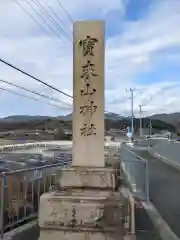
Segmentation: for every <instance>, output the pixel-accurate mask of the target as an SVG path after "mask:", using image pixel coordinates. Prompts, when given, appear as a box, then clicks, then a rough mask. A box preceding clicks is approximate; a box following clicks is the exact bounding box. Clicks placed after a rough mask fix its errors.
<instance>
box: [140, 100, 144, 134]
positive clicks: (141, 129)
mask: <svg viewBox="0 0 180 240" xmlns="http://www.w3.org/2000/svg"><path fill="white" fill-rule="evenodd" d="M144 106H145V105H143V104H142V105H139V123H140V124H139V131H140V137H143V127H142V112H143V111H142V107H144Z"/></svg>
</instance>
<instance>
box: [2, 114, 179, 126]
mask: <svg viewBox="0 0 180 240" xmlns="http://www.w3.org/2000/svg"><path fill="white" fill-rule="evenodd" d="M49 118H51V119H53V118H54V117H49V116H29V115H14V116H8V117H4V118H0V123H2V122H6V123H11V122H12V123H19V122H29V121H34V120H40V121H41V120H42V121H43V120H46V119H49ZM104 118H105V119H106V120H112V121H120V120H130V118H131V117H124V116H120V115H118V114H116V113H111V112H108V113H105V114H104ZM148 118H151V119H153V120H160V121H163V122H166V123H169V124H172V125H174V126H177V125H180V113H178V112H177V113H170V114H166V113H163V114H155V115H153V116H149V117H148ZM56 119H58V120H62V121H65V122H66V121H72V113H71V114H68V115H64V116H63V115H62V116H58V117H57V118H56Z"/></svg>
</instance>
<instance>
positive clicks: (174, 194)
mask: <svg viewBox="0 0 180 240" xmlns="http://www.w3.org/2000/svg"><path fill="white" fill-rule="evenodd" d="M133 151H134V152H135V153H136V154H138V155H139V156H141V157H143V158H145V159H146V160H147V161H148V165H149V191H150V201H151V202H152V203H153V204H154V206H155V207H156V209H157V210H158V212H159V213H160V214H161V216H162V217H163V218H164V220H165V221H166V222H167V223H168V225H169V226H170V227H171V229H172V230H173V232H174V233H175V234H176V235H177V236H178V237H179V238H180V172H179V171H178V170H176V169H175V168H173V167H171V166H169V165H167V164H165V163H163V162H161V161H160V160H158V159H156V158H154V157H152V156H151V155H150V154H149V153H148V152H147V151H146V150H145V151H142V150H133Z"/></svg>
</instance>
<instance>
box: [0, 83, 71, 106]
mask: <svg viewBox="0 0 180 240" xmlns="http://www.w3.org/2000/svg"><path fill="white" fill-rule="evenodd" d="M0 82H3V83H6V84H9V85H11V86H13V87H16V88H19V89H22V90H25V91H27V92H30V93H33V94H35V95H38V96H40V97H44V98H47V99H50V100H52V101H55V102H59V103H62V104H65V105H67V106H70V107H72V105H71V104H68V103H66V102H63V101H61V100H59V99H57V98H53V97H49V96H47V95H45V94H42V93H38V92H36V91H34V90H30V89H27V88H25V87H22V86H19V85H17V84H14V83H12V82H9V81H6V80H2V79H0Z"/></svg>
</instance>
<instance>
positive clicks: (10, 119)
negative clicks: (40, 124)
mask: <svg viewBox="0 0 180 240" xmlns="http://www.w3.org/2000/svg"><path fill="white" fill-rule="evenodd" d="M48 118H49V117H48V116H29V115H14V116H8V117H5V118H0V122H7V123H11V122H13V123H15V122H17V123H18V122H29V121H34V120H45V119H48Z"/></svg>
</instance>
